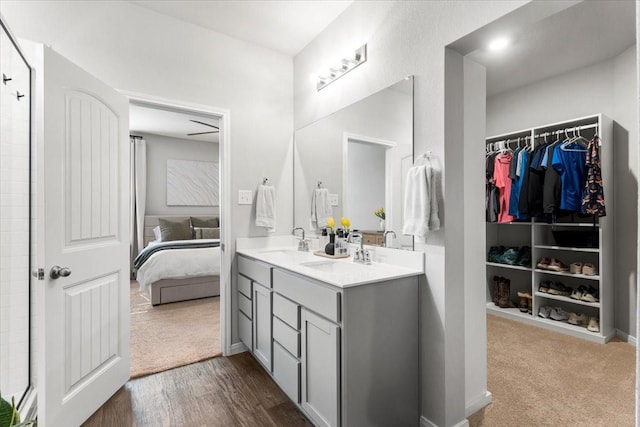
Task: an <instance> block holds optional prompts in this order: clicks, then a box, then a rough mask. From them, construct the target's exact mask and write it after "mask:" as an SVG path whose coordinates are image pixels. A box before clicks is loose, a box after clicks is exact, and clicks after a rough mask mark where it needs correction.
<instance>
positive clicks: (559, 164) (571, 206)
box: [551, 142, 587, 212]
mask: <svg viewBox="0 0 640 427" xmlns="http://www.w3.org/2000/svg"><path fill="white" fill-rule="evenodd" d="M567 150H580V151H567ZM586 159H587V153H586V150H585V148H584V147H583V146H582V145H580V144H578V143H575V142H572V143H570V144H567V145H566V146H564V147H562V145H560V146H558V147H557V148H556V149H555V150H554V151H553V160H552V163H551V165H552V166H553V168H554V169H555V170H557V171H558V173H559V174H560V181H561V183H562V188H561V192H560V209H562V210H565V211H577V212H579V211H580V206H581V205H582V190H583V188H584V185H585V180H586V170H585V169H586V167H585V162H586Z"/></svg>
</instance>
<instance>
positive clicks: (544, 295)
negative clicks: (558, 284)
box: [535, 291, 600, 308]
mask: <svg viewBox="0 0 640 427" xmlns="http://www.w3.org/2000/svg"><path fill="white" fill-rule="evenodd" d="M535 296H537V297H542V298H547V299H554V300H557V301H564V302H569V303H571V304H578V305H584V306H587V307H594V308H600V303H599V302H587V301H582V300H579V299H574V298H569V297H565V296H562V295H554V294H549V293H546V292H540V291H537V292H536V293H535Z"/></svg>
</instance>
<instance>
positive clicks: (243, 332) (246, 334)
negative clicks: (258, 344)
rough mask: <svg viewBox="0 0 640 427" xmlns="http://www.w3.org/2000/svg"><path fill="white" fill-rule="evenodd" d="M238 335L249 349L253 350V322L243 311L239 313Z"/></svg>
mask: <svg viewBox="0 0 640 427" xmlns="http://www.w3.org/2000/svg"><path fill="white" fill-rule="evenodd" d="M238 335H239V336H240V341H242V342H243V343H244V345H246V346H247V347H248V348H249V351H253V324H252V322H251V319H249V318H248V317H247V316H245V315H244V314H242V313H238Z"/></svg>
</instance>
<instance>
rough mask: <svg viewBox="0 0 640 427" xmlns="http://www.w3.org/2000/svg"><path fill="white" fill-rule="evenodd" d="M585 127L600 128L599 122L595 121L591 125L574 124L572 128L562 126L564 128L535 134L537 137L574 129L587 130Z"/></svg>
mask: <svg viewBox="0 0 640 427" xmlns="http://www.w3.org/2000/svg"><path fill="white" fill-rule="evenodd" d="M585 129H598V124H597V123H593V124H591V125H583V126H574V127H570V128H562V129H558V130H554V131H551V132H544V133H539V134H537V135H536V136H535V138H539V137H545V136H553V135H559V134H561V133H566V132H574V131H579V130H585Z"/></svg>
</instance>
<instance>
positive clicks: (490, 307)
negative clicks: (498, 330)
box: [487, 302, 535, 321]
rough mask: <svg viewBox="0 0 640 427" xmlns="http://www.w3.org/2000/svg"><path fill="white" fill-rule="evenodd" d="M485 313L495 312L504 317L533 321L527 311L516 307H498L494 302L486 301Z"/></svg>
mask: <svg viewBox="0 0 640 427" xmlns="http://www.w3.org/2000/svg"><path fill="white" fill-rule="evenodd" d="M487 313H490V314H496V315H498V316H502V317H506V318H511V319H513V318H516V319H518V320H527V321H534V320H535V319H534V317H533V315H531V314H529V313H523V312H522V311H520V310H519V309H518V308H500V307H498V306H497V305H495V304H494V303H492V302H490V303H487Z"/></svg>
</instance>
